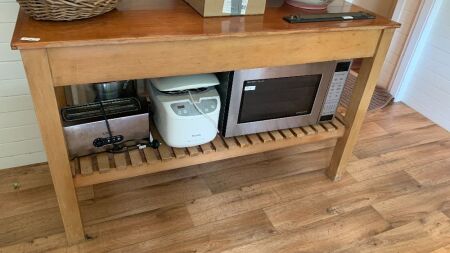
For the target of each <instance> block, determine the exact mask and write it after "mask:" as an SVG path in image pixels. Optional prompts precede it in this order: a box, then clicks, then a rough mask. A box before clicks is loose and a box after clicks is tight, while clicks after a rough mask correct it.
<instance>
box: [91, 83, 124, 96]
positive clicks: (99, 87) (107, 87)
mask: <svg viewBox="0 0 450 253" xmlns="http://www.w3.org/2000/svg"><path fill="white" fill-rule="evenodd" d="M128 82H129V81H117V82H108V83H97V84H95V85H94V87H95V90H96V91H97V99H98V100H109V99H115V98H119V97H120V96H121V95H122V93H123V91H125V90H126V88H127V85H128Z"/></svg>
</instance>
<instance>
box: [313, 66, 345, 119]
mask: <svg viewBox="0 0 450 253" xmlns="http://www.w3.org/2000/svg"><path fill="white" fill-rule="evenodd" d="M350 65H351V61H345V62H338V64H337V65H336V71H335V73H334V76H333V80H332V82H331V84H330V87H329V89H328V95H327V97H326V99H325V103H324V104H323V107H322V113H321V114H320V120H319V121H320V122H323V121H330V120H332V119H333V118H334V114H335V113H336V110H337V107H338V105H339V101H340V100H341V95H342V92H343V91H344V85H345V82H346V81H347V77H348V73H349V71H350Z"/></svg>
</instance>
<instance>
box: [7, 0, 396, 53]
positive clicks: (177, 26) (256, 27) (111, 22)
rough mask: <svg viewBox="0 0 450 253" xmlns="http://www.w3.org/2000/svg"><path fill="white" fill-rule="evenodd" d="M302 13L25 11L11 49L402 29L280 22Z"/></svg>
mask: <svg viewBox="0 0 450 253" xmlns="http://www.w3.org/2000/svg"><path fill="white" fill-rule="evenodd" d="M343 10H352V11H360V10H362V9H361V8H359V7H356V6H349V5H345V6H336V7H334V8H332V9H330V11H333V12H339V11H343ZM299 13H301V10H300V9H298V8H294V7H291V6H289V5H287V4H285V5H283V6H282V7H268V8H267V9H266V13H265V15H259V16H243V17H220V18H202V17H201V16H200V15H199V14H197V12H196V11H195V10H194V9H192V8H191V7H190V6H189V5H188V4H187V3H185V2H184V1H183V0H152V1H148V0H127V1H122V3H121V6H120V7H119V10H115V11H112V12H110V13H107V14H105V15H102V16H99V17H95V18H91V19H87V20H80V21H72V22H45V21H35V20H33V19H31V18H30V17H28V16H27V15H26V14H25V13H24V12H23V10H22V11H20V13H19V17H18V21H17V25H16V30H15V33H14V36H13V39H12V46H13V48H19V49H28V48H43V47H46V48H48V47H69V46H86V45H98V44H102V45H105V44H123V43H142V42H155V41H174V40H202V39H207V38H209V39H211V38H214V37H242V36H258V35H270V34H278V35H281V34H295V33H310V32H321V31H343V30H370V29H374V30H380V29H386V28H393V27H398V26H399V24H398V23H395V22H392V21H390V20H388V19H386V18H383V17H381V16H377V18H376V19H375V20H362V21H349V22H344V23H343V22H324V23H308V24H289V23H287V22H285V21H284V20H283V19H282V18H283V17H284V16H287V15H292V14H299ZM161 24H164V25H161ZM22 37H35V38H40V41H39V42H26V41H21V40H20V38H22Z"/></svg>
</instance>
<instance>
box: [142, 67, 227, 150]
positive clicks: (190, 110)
mask: <svg viewBox="0 0 450 253" xmlns="http://www.w3.org/2000/svg"><path fill="white" fill-rule="evenodd" d="M218 84H219V80H218V79H217V77H216V76H215V75H214V74H201V75H191V76H177V77H164V78H156V79H150V80H147V89H148V91H149V95H150V100H151V104H152V111H153V120H154V122H155V125H156V128H157V129H158V131H159V133H160V134H161V137H162V139H163V140H164V141H165V142H166V143H167V145H169V146H171V147H176V148H184V147H192V146H197V145H202V144H205V143H208V142H210V141H212V140H213V139H214V138H215V137H216V135H217V132H218V130H217V127H218V120H219V112H220V107H221V105H220V98H219V94H218V92H217V90H216V88H215V87H214V86H216V85H218Z"/></svg>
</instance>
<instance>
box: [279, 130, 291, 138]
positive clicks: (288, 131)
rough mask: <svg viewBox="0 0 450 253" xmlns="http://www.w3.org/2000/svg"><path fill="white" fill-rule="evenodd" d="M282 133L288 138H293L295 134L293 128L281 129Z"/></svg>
mask: <svg viewBox="0 0 450 253" xmlns="http://www.w3.org/2000/svg"><path fill="white" fill-rule="evenodd" d="M281 134H282V135H283V136H284V138H286V139H291V138H294V134H293V133H292V132H291V130H289V129H283V130H281Z"/></svg>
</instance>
